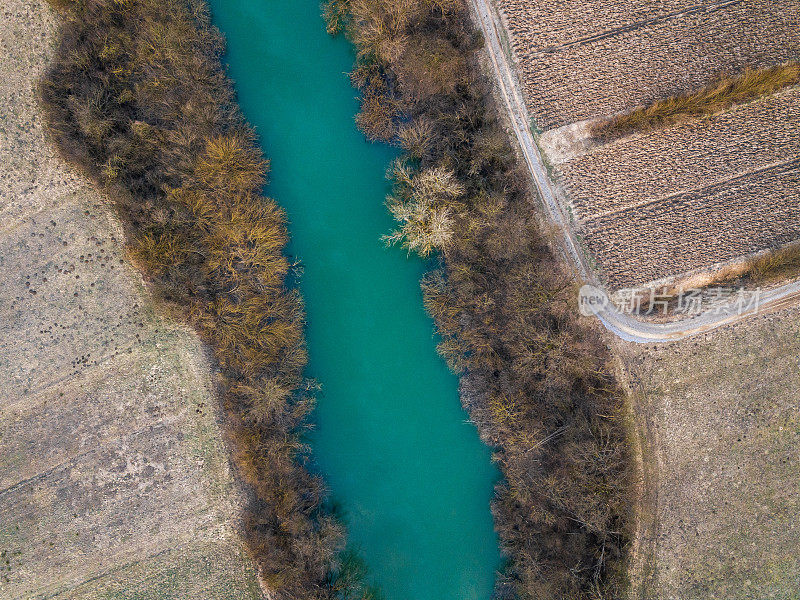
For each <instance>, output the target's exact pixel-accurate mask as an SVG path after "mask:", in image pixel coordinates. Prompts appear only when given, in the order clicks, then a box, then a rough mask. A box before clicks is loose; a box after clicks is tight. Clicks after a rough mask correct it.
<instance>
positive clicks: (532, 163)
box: [470, 0, 800, 343]
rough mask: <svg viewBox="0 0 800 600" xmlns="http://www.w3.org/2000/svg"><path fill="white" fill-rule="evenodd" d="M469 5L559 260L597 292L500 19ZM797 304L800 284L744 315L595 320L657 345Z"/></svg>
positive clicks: (604, 310) (615, 313)
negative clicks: (554, 234) (556, 233)
mask: <svg viewBox="0 0 800 600" xmlns="http://www.w3.org/2000/svg"><path fill="white" fill-rule="evenodd" d="M470 4H471V5H472V8H473V17H474V18H475V20H476V23H477V24H478V25H479V26H480V28H481V31H482V32H483V36H484V40H485V44H486V51H487V54H488V57H489V59H490V61H491V64H492V67H493V69H494V74H495V78H496V80H497V85H498V90H499V93H500V96H501V97H502V99H503V102H504V103H505V106H506V109H507V113H508V118H509V121H510V123H511V128H512V129H513V131H514V135H515V136H516V138H517V141H518V143H519V147H520V150H521V151H522V154H523V156H524V158H525V163H526V165H527V166H528V171H529V172H530V175H531V179H532V180H533V182H534V184H535V185H536V189H537V190H538V192H539V197H540V198H541V201H542V205H543V207H544V209H545V211H546V212H547V216H548V218H549V220H550V221H551V222H552V223H553V224H554V225H555V226H556V227H558V229H559V230H560V232H561V238H562V244H561V245H562V249H563V251H564V254H566V255H567V258H568V260H569V262H570V264H571V266H572V268H573V270H574V271H575V275H576V277H577V278H579V279H581V280H582V281H584V282H585V283H589V284H591V285H593V286H594V287H596V288H598V289H602V288H601V286H600V285H599V283H598V282H597V280H596V279H595V277H594V276H593V273H592V270H591V269H590V268H589V267H588V266H587V264H586V262H585V260H584V255H583V253H582V252H581V250H580V248H579V247H578V244H577V242H576V240H575V239H574V238H573V235H572V232H571V230H570V228H569V225H568V223H567V219H566V217H565V216H564V214H563V213H562V211H561V208H560V206H559V203H558V200H557V197H556V193H557V192H556V189H555V186H554V185H553V182H552V181H551V179H550V176H549V174H548V172H547V168H546V167H545V164H544V161H543V159H542V156H541V153H540V151H539V147H538V146H537V144H536V142H535V141H534V139H533V134H532V133H531V130H530V122H531V120H530V116H529V114H528V110H527V108H526V105H525V101H524V99H523V96H522V92H521V88H520V85H519V82H518V81H517V79H516V76H515V74H514V71H513V69H512V68H511V65H510V64H509V63H510V60H509V58H508V57H507V56H506V53H505V52H504V50H503V45H502V42H501V39H502V36H501V34H500V31H501V30H502V29H503V26H502V24H501V22H500V19H499V16H498V15H497V13H496V12H495V10H494V7H493V6H491V0H470ZM798 301H800V282H793V283H790V284H787V285H784V286H781V287H780V288H777V289H774V290H770V291H768V292H764V293H763V294H762V295H761V298H760V301H759V302H758V304H757V305H755V306H754V307H752V308H750V309H748V310H744V311H739V310H738V309H737V308H736V307H733V306H732V307H727V308H726V307H722V308H719V309H715V310H713V311H706V312H703V313H701V314H698V315H695V316H692V317H690V318H687V319H684V320H682V321H680V322H675V323H647V322H643V321H641V320H639V319H636V318H634V317H633V316H631V315H628V314H624V313H622V312H620V311H619V310H617V309H616V308H615V307H614V306H613V305H612V304H611V303H610V302H605V303H603V305H602V306H601V307H599V308H598V310H597V311H596V312H595V314H596V315H597V317H598V318H599V319H600V322H601V323H603V325H604V326H605V327H606V329H608V330H609V331H610V332H612V333H613V334H614V335H616V336H618V337H620V338H621V339H623V340H626V341H630V342H637V343H659V342H672V341H675V340H681V339H684V338H688V337H691V336H694V335H698V334H701V333H705V332H708V331H711V330H713V329H716V328H718V327H722V326H723V325H729V324H731V323H735V322H736V321H739V320H741V319H745V318H747V317H748V316H751V315H753V314H755V313H756V312H767V311H770V310H777V309H779V308H785V307H788V306H793V305H796V304H798ZM576 307H577V299H576Z"/></svg>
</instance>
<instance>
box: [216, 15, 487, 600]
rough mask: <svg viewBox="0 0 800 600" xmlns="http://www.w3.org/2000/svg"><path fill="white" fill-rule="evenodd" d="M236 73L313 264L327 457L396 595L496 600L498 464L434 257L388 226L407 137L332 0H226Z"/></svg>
mask: <svg viewBox="0 0 800 600" xmlns="http://www.w3.org/2000/svg"><path fill="white" fill-rule="evenodd" d="M211 5H212V9H213V12H214V20H215V23H216V25H217V26H218V27H219V28H220V29H221V30H222V31H223V33H224V34H225V36H226V37H227V40H228V55H227V57H226V62H227V63H228V64H229V73H230V75H231V77H232V78H233V79H234V80H235V83H236V90H237V93H238V96H239V102H240V105H241V107H242V110H243V112H244V114H245V117H246V118H247V119H248V121H249V122H250V123H251V124H253V125H254V126H255V127H256V129H257V132H258V134H259V136H260V139H261V142H262V145H263V148H264V152H265V154H266V155H267V157H269V159H270V160H271V163H272V171H271V181H270V184H269V188H268V192H269V194H270V195H272V196H273V197H274V198H275V199H276V200H277V201H278V203H279V204H280V205H282V206H283V207H285V208H286V210H287V212H288V215H289V219H290V233H291V235H292V242H291V246H290V248H289V251H290V253H292V255H294V256H296V257H297V258H298V259H299V260H300V261H301V262H302V265H303V269H304V271H303V275H302V277H301V280H300V287H301V290H302V293H303V296H304V297H305V300H306V308H307V312H308V322H309V326H308V344H309V351H310V366H309V375H310V376H312V377H314V378H316V379H317V380H318V381H319V382H320V384H321V385H322V388H323V389H322V392H321V394H320V398H319V403H318V407H317V410H316V412H315V415H314V421H315V426H316V427H315V430H314V431H313V433H312V435H311V443H312V448H313V455H314V460H315V462H316V468H318V469H319V471H320V472H321V473H322V475H323V476H324V477H325V479H326V481H327V483H328V485H329V487H330V489H331V492H332V496H333V499H334V500H335V501H336V502H338V503H339V504H341V506H342V507H343V510H344V512H345V515H346V520H347V525H348V530H349V536H350V537H349V539H350V543H351V545H352V547H353V548H354V549H356V550H358V551H359V552H360V554H361V555H362V556H363V558H364V559H365V560H366V563H367V566H368V568H369V572H370V578H371V580H372V582H373V583H375V584H376V585H378V586H379V587H380V588H381V590H382V591H383V593H384V595H385V597H386V600H488V598H489V597H490V595H491V591H492V587H493V584H494V579H495V572H496V570H497V569H498V568H499V566H500V554H499V551H498V543H497V538H496V535H495V533H494V531H493V528H492V518H491V514H490V512H489V502H490V499H491V496H492V491H493V485H494V483H495V482H496V481H497V479H498V472H497V471H496V469H495V467H494V466H493V465H492V463H491V461H490V451H489V449H488V448H487V447H486V446H484V445H483V444H482V443H481V442H480V440H479V439H478V434H477V431H476V430H475V427H474V426H473V425H472V424H470V423H469V422H468V420H467V415H466V413H465V412H464V411H463V410H462V408H461V406H460V403H459V399H458V389H457V386H458V380H457V378H456V377H454V376H453V375H451V374H450V373H448V371H447V369H446V367H445V365H444V363H443V361H442V360H441V359H440V358H439V357H438V356H437V355H436V353H435V344H436V340H435V339H434V337H433V325H432V323H431V320H430V319H429V318H428V317H427V315H426V314H425V312H424V310H423V308H422V297H421V291H420V288H419V280H420V278H421V276H422V274H423V272H424V270H425V268H426V265H425V264H423V262H422V261H420V260H418V259H416V258H413V257H408V256H407V255H406V253H405V252H404V251H403V250H400V249H397V248H392V249H388V250H387V249H386V248H385V247H384V246H383V244H382V242H381V240H380V237H381V235H382V234H384V233H387V232H388V231H390V229H391V228H392V222H391V219H390V217H389V216H388V214H387V211H386V208H385V207H384V205H383V200H384V197H385V195H386V193H387V192H388V189H387V184H386V182H385V179H384V175H385V171H386V168H387V166H388V164H389V162H390V161H391V160H392V158H393V157H394V156H395V151H394V150H393V149H391V148H390V147H388V146H385V145H380V144H370V143H367V142H366V141H365V140H364V138H363V136H362V135H361V134H360V133H359V132H358V131H357V130H356V127H355V123H354V120H353V117H354V114H355V113H356V111H357V108H358V103H357V100H356V92H355V91H354V90H353V89H352V87H351V86H350V82H349V80H348V78H347V76H346V74H345V73H346V72H347V71H349V70H350V69H351V68H352V64H353V60H354V55H353V51H352V48H351V47H350V45H349V43H348V42H347V41H346V40H345V39H343V38H341V37H340V38H338V39H332V38H330V37H329V36H328V35H327V34H326V32H325V27H324V23H323V21H322V18H321V17H320V7H319V3H318V0H212V1H211Z"/></svg>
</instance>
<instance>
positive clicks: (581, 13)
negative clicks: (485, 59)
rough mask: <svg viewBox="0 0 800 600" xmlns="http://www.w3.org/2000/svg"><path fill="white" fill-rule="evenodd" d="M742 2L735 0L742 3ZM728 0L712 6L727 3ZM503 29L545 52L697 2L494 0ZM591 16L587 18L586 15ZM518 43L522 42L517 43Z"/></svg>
mask: <svg viewBox="0 0 800 600" xmlns="http://www.w3.org/2000/svg"><path fill="white" fill-rule="evenodd" d="M742 1H743V0H737V2H742ZM729 3H730V0H727V1H717V2H713V3H710V4H712V5H718V4H729ZM497 4H498V6H499V8H500V11H501V13H502V15H503V18H504V20H505V22H506V25H507V27H508V28H509V29H510V30H511V31H513V32H514V34H515V36H516V37H517V38H519V39H520V40H524V44H525V47H526V49H528V50H529V51H546V50H548V49H552V48H556V47H561V46H565V45H568V44H571V43H574V42H576V41H579V40H583V39H586V38H590V37H593V36H597V35H606V34H609V33H613V32H617V31H619V30H621V29H623V28H626V29H630V28H639V27H641V26H643V25H645V24H648V23H651V22H652V21H654V20H658V19H668V18H672V17H675V16H678V14H679V13H682V12H684V11H687V10H692V9H693V8H696V7H697V5H698V2H697V0H663V1H662V2H658V3H656V2H652V1H650V0H629V1H627V2H591V1H590V2H586V1H585V0H563V1H561V2H559V3H558V8H557V9H555V10H554V6H553V4H549V3H546V2H534V1H532V0H498V2H497ZM588 14H591V18H587V15H588ZM521 43H522V42H521Z"/></svg>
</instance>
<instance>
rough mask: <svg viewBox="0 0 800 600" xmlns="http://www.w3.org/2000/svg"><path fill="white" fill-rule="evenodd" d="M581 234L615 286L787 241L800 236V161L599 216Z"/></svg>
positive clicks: (688, 269) (610, 282)
mask: <svg viewBox="0 0 800 600" xmlns="http://www.w3.org/2000/svg"><path fill="white" fill-rule="evenodd" d="M582 233H583V238H584V242H585V244H586V246H587V248H588V250H589V251H590V252H591V253H592V254H593V255H594V257H595V259H596V260H597V264H598V268H599V271H600V274H601V276H602V277H603V279H604V280H605V282H606V283H607V284H608V285H609V286H610V287H612V288H615V289H617V288H621V287H626V286H631V285H637V284H641V283H644V282H647V281H653V280H657V279H661V278H663V277H668V276H671V275H676V274H679V273H684V272H687V271H691V270H694V269H698V268H703V267H707V266H709V265H713V264H715V263H719V262H723V261H727V260H731V259H734V258H736V257H739V256H744V255H746V254H750V253H752V252H756V251H758V250H761V249H764V248H770V247H774V246H778V245H781V244H785V243H788V242H790V241H793V240H796V239H797V238H798V237H800V159H795V160H793V161H790V162H788V163H785V164H782V165H779V166H773V167H768V168H766V169H762V170H760V171H756V172H752V173H748V174H747V175H746V176H743V177H739V178H735V179H732V180H729V181H726V182H723V183H720V184H717V185H713V186H710V187H708V188H704V189H700V190H694V191H691V192H687V193H684V194H679V195H676V196H672V197H670V198H666V199H664V200H661V201H656V202H653V203H651V204H648V205H647V206H644V207H634V208H630V209H626V210H623V211H620V212H618V213H615V214H613V215H609V216H607V217H601V218H598V219H596V220H594V221H592V222H591V223H589V224H587V225H586V226H585V227H584V230H583V232H582Z"/></svg>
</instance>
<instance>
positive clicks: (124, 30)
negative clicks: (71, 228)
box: [42, 0, 366, 599]
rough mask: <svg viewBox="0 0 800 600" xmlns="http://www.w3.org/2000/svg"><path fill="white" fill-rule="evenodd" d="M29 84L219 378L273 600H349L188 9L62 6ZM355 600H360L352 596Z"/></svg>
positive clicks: (268, 208)
mask: <svg viewBox="0 0 800 600" xmlns="http://www.w3.org/2000/svg"><path fill="white" fill-rule="evenodd" d="M54 5H55V6H56V7H60V8H62V9H64V12H63V13H62V14H63V24H62V28H61V41H60V45H59V48H58V50H57V58H56V60H55V61H54V64H53V65H52V67H51V69H50V72H49V73H48V75H47V76H46V78H45V81H44V82H43V84H42V96H43V99H44V104H45V107H46V111H47V115H48V121H49V127H50V130H51V132H52V134H53V136H54V137H55V139H56V141H57V143H58V146H59V148H60V149H61V151H62V153H63V154H64V155H65V156H66V157H67V158H69V159H70V160H72V161H73V162H75V163H77V164H78V165H80V166H81V167H82V168H83V169H84V170H85V172H86V173H87V174H88V175H89V176H90V177H91V178H92V179H94V180H95V181H96V182H97V183H98V184H100V185H101V186H102V187H103V188H104V189H105V190H106V191H107V194H108V196H109V197H111V198H112V199H114V200H115V202H116V205H117V207H118V208H119V212H120V215H121V217H122V220H123V221H124V223H125V225H126V227H127V229H128V236H129V239H130V248H129V251H130V255H131V257H132V258H133V260H134V261H135V262H136V264H137V265H138V266H139V267H140V268H141V270H142V272H143V273H144V274H145V276H146V277H147V278H148V279H149V280H150V281H151V283H152V285H153V288H154V290H155V291H156V292H157V294H158V295H159V296H160V297H161V298H162V300H164V301H165V302H166V303H168V305H169V306H170V307H171V310H172V311H173V312H174V313H176V314H180V315H182V316H183V317H185V318H187V319H189V320H190V322H191V323H193V324H194V326H195V327H196V329H197V330H198V332H199V333H200V334H201V336H202V337H203V338H204V339H205V340H206V341H207V342H208V343H209V345H210V346H211V348H212V349H213V351H214V355H215V357H216V359H217V361H218V363H219V366H220V369H221V374H220V381H221V388H222V395H223V399H224V407H225V409H226V414H227V416H228V424H227V425H228V429H229V432H230V436H231V439H232V448H233V458H234V463H235V465H236V466H237V470H238V473H239V475H240V477H241V479H242V480H243V481H244V482H245V483H246V484H247V487H248V489H249V490H250V491H251V492H252V494H251V503H250V507H249V510H248V515H247V517H246V519H245V521H246V522H245V524H244V527H243V531H244V537H245V540H246V546H247V548H248V549H249V551H250V553H251V555H252V556H253V558H254V560H255V561H256V564H257V566H258V570H259V574H260V577H261V580H262V582H263V583H264V584H265V585H266V586H267V587H268V588H269V589H270V590H272V591H273V593H274V597H275V598H293V599H299V598H304V599H321V598H333V597H336V598H350V597H356V596H358V597H362V592H363V590H362V588H361V587H360V583H358V582H357V581H355V579H354V577H353V575H352V573H349V572H348V569H350V570H351V571H352V569H353V566H352V561H344V562H342V563H338V564H339V565H340V568H338V567H337V560H336V552H337V551H338V550H339V549H340V548H341V542H342V539H343V532H342V528H341V526H340V524H339V523H338V521H337V520H335V519H334V518H333V517H332V516H331V515H329V514H327V513H325V512H324V511H322V510H321V509H320V504H321V500H322V497H323V488H322V485H321V482H320V481H319V480H318V479H317V478H315V477H313V476H312V475H310V474H309V473H308V472H307V471H306V470H305V468H304V466H303V462H304V460H305V449H304V446H303V444H302V443H301V441H300V438H299V432H300V431H302V429H303V427H304V420H305V417H306V415H307V414H308V412H309V411H310V410H311V407H312V406H313V399H312V397H311V395H310V394H311V392H312V391H313V386H312V384H311V383H310V382H308V381H306V380H304V379H303V375H302V373H303V368H304V366H305V364H306V351H305V347H304V341H303V327H304V312H303V306H302V302H301V299H300V298H299V296H298V294H297V292H295V291H292V290H288V289H287V288H286V287H285V285H284V277H285V275H286V274H287V272H288V270H289V265H288V262H287V260H286V258H285V257H284V256H283V255H282V251H283V247H284V244H285V243H286V238H287V234H286V228H285V218H284V216H283V212H282V211H281V210H280V209H279V208H278V207H277V206H276V205H275V203H274V202H273V201H272V200H270V199H266V198H263V197H261V195H260V189H261V187H262V185H263V183H264V180H265V177H266V166H267V165H266V162H265V161H264V160H263V159H262V157H261V154H260V151H259V150H258V148H257V146H256V145H255V143H254V136H253V134H252V132H251V131H250V129H249V128H248V127H247V126H246V125H245V124H244V122H243V120H242V118H241V116H240V114H239V112H238V110H237V108H236V106H235V104H234V101H233V93H232V89H231V86H230V83H229V82H228V80H227V79H226V77H225V76H224V74H223V72H222V68H221V65H220V60H219V57H220V54H221V52H222V49H223V42H222V40H221V37H220V35H219V33H218V32H217V31H216V30H215V29H214V28H212V27H211V26H210V23H209V17H208V14H207V11H206V7H205V5H204V4H203V3H202V2H201V1H199V0H126V1H124V2H122V1H119V0H113V1H112V0H76V1H75V2H72V3H65V2H64V1H63V0H59V1H58V2H54ZM364 597H366V593H365V594H364Z"/></svg>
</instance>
